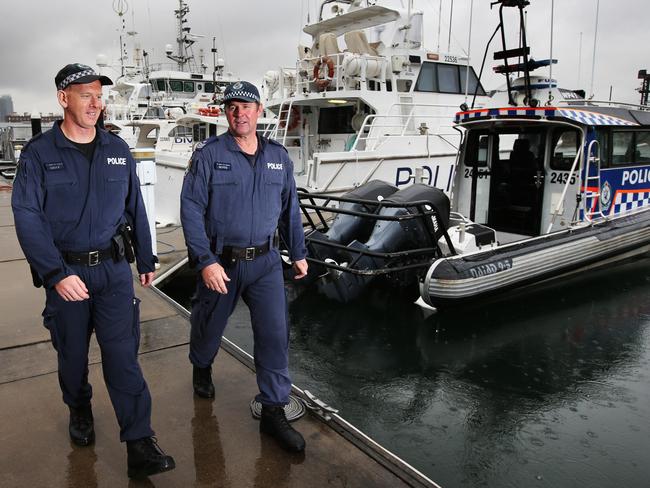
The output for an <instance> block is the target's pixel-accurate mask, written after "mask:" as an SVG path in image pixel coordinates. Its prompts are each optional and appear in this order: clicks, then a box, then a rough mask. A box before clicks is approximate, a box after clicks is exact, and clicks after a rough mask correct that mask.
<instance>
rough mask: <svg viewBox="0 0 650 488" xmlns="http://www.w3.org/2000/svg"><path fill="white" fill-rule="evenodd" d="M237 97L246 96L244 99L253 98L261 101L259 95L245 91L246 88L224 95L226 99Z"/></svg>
mask: <svg viewBox="0 0 650 488" xmlns="http://www.w3.org/2000/svg"><path fill="white" fill-rule="evenodd" d="M237 98H244V99H245V98H251V99H253V100H257V101H259V97H258V96H257V95H256V94H255V93H252V92H249V91H244V90H234V91H232V92H230V93H228V95H226V96H225V97H224V101H228V100H233V99H237Z"/></svg>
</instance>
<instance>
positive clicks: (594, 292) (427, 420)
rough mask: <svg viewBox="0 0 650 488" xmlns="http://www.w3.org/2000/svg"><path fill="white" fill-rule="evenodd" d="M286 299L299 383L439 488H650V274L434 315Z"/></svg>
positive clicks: (239, 333) (570, 284) (245, 335)
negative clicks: (648, 485) (585, 487)
mask: <svg viewBox="0 0 650 488" xmlns="http://www.w3.org/2000/svg"><path fill="white" fill-rule="evenodd" d="M192 279H193V278H192V277H191V275H190V273H185V274H183V275H181V276H179V277H178V278H177V279H175V280H174V284H173V285H170V286H169V287H168V288H167V289H166V290H164V291H166V292H167V293H169V294H170V295H175V298H176V299H177V300H178V301H180V302H181V303H185V304H187V301H188V300H189V296H188V291H189V290H191V289H192V287H193V285H192ZM288 291H289V296H290V297H291V306H290V322H291V365H290V368H291V371H292V375H293V381H294V383H295V384H296V385H298V386H299V387H301V388H303V389H307V390H310V391H311V392H313V393H315V394H316V395H317V396H318V397H319V398H321V399H322V400H323V401H325V402H327V403H328V404H330V405H331V406H333V407H335V408H338V409H339V410H340V415H342V416H343V417H344V418H345V419H347V420H348V421H350V422H351V423H353V424H354V425H356V426H357V427H358V428H360V429H361V430H363V431H364V432H366V433H367V434H369V435H370V436H371V437H373V438H374V439H375V440H377V441H378V442H380V443H381V444H383V445H385V446H386V447H387V448H388V449H390V450H392V451H393V452H395V453H396V454H397V455H399V456H401V457H403V458H404V459H405V460H406V461H407V462H409V463H410V464H412V465H413V466H415V467H416V468H417V469H419V470H421V471H422V472H423V473H425V474H426V475H427V476H429V477H430V478H432V479H434V480H436V482H438V483H440V484H441V485H442V486H444V487H457V486H468V487H469V486H471V487H476V486H487V487H497V486H498V487H508V486H512V487H523V486H535V487H558V486H561V487H573V486H575V487H583V486H590V487H603V488H605V487H614V486H625V487H642V486H647V479H648V478H649V477H650V465H649V464H648V462H647V453H648V450H649V448H650V389H649V388H648V384H649V380H650V300H649V299H650V259H641V260H636V261H633V262H629V263H626V264H625V265H622V266H619V267H616V268H608V269H603V270H600V271H596V272H591V273H589V274H587V275H585V276H584V277H577V278H572V279H569V280H563V281H561V282H554V283H550V284H548V285H547V286H546V287H544V288H542V289H537V290H534V291H528V292H524V293H519V294H517V295H513V296H509V297H508V298H507V300H501V301H498V302H492V303H487V304H485V303H484V304H481V305H479V306H475V307H471V308H467V307H465V308H462V309H458V310H453V311H449V312H445V313H435V314H432V315H429V314H427V313H424V312H423V311H422V310H421V309H420V308H419V307H417V306H416V305H413V304H411V303H409V302H407V301H404V300H401V299H400V298H398V297H395V296H394V295H392V294H382V293H376V294H374V295H372V296H366V297H364V298H363V299H361V300H358V301H356V302H355V303H352V304H347V305H341V304H338V303H335V302H331V301H328V300H327V299H325V298H323V297H322V296H319V295H316V294H314V293H310V292H303V291H302V290H299V289H298V288H294V287H290V288H289V290H288ZM235 313H246V312H245V308H243V307H242V308H240V309H238V310H237V311H236V312H235ZM226 336H227V337H228V338H229V339H230V340H232V341H234V342H235V343H237V344H238V345H240V346H241V347H243V348H244V349H246V350H247V351H249V352H250V351H252V339H251V334H250V330H249V327H247V326H246V325H241V326H232V327H229V328H228V329H226ZM215 376H216V377H217V381H218V371H217V372H215Z"/></svg>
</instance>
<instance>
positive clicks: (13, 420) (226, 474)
mask: <svg viewBox="0 0 650 488" xmlns="http://www.w3.org/2000/svg"><path fill="white" fill-rule="evenodd" d="M10 199H11V187H10V186H9V184H8V183H7V182H6V181H4V180H2V178H0V276H2V278H3V279H2V282H1V283H0V304H1V305H2V319H1V320H0V405H2V408H1V409H0V422H1V424H2V435H1V438H0V440H1V442H0V472H1V473H2V482H1V483H0V484H2V486H3V487H14V486H15V487H18V486H34V487H38V486H48V487H58V486H68V487H71V486H78V487H93V486H118V485H120V484H121V485H123V484H124V483H126V482H127V477H126V450H125V448H124V446H123V445H121V444H120V442H119V430H118V426H117V422H116V420H115V416H114V413H113V410H112V407H111V404H110V401H109V398H108V394H107V391H106V387H105V385H104V382H103V379H102V373H101V360H100V354H99V348H98V346H97V344H96V342H95V339H94V337H93V339H92V342H91V352H90V374H89V376H90V381H91V383H92V384H93V386H94V398H93V409H94V413H95V430H96V436H97V440H96V443H95V445H94V446H90V447H77V446H74V445H73V444H72V443H71V442H70V440H69V438H68V432H67V427H68V426H67V418H68V412H67V408H66V406H65V405H64V404H63V402H62V401H61V392H60V390H59V385H58V380H57V372H56V371H57V364H56V354H55V351H54V349H53V348H52V345H51V344H50V338H49V334H48V332H47V331H46V329H45V328H44V327H43V326H42V321H41V311H42V308H43V302H44V298H43V291H42V289H36V288H34V287H33V286H32V284H31V277H30V274H29V269H28V266H27V263H26V261H25V259H24V256H23V254H22V252H21V250H20V247H19V245H18V241H17V239H16V236H15V230H14V225H13V216H12V213H11V206H10ZM160 241H164V242H166V243H168V244H170V246H173V250H172V251H171V252H169V253H167V254H162V257H161V265H162V269H161V271H164V270H165V269H168V268H169V267H170V266H171V265H173V264H174V263H175V262H176V261H178V260H179V259H180V258H181V257H182V256H183V255H184V253H185V249H184V245H183V241H182V233H181V231H180V229H169V230H166V229H162V230H160V231H159V242H160ZM171 249H172V247H170V248H169V249H167V248H166V246H164V245H162V246H161V244H160V243H159V248H158V250H159V252H165V251H167V250H171ZM136 294H137V295H138V296H139V298H140V299H141V300H142V304H141V322H142V324H141V329H142V339H141V347H140V364H141V366H142V368H143V371H144V375H145V378H146V379H147V382H148V384H149V388H150V390H151V394H152V397H153V427H154V429H155V430H156V434H157V437H158V439H159V442H160V445H161V447H162V448H163V449H165V450H166V451H167V452H168V453H169V454H171V455H173V456H174V458H175V460H176V464H177V468H176V469H175V470H173V471H170V472H167V473H163V474H160V475H157V476H155V477H153V478H151V480H144V481H142V482H134V481H131V482H130V483H129V486H154V483H155V486H158V487H171V486H183V487H185V486H232V487H244V486H255V487H258V488H261V487H286V488H290V487H304V486H347V487H356V486H358V487H375V486H377V487H384V486H385V487H398V486H436V485H435V484H433V483H430V482H429V481H428V480H426V479H417V478H413V477H412V475H408V474H406V475H405V474H404V473H403V472H400V470H399V469H395V468H391V467H390V466H389V467H388V468H387V467H386V463H380V462H377V461H376V457H375V458H373V457H371V456H370V455H368V454H367V453H366V452H364V451H363V450H361V449H359V448H358V447H357V446H356V445H354V444H353V443H352V442H350V441H349V440H348V439H347V438H346V437H344V436H343V435H340V434H339V433H337V431H336V430H335V429H334V428H332V427H330V425H328V424H327V423H325V422H323V421H321V420H320V419H319V418H318V417H317V416H316V415H314V414H312V413H310V412H308V414H307V415H305V417H303V418H302V419H300V420H299V421H297V422H296V427H297V428H298V429H299V430H300V431H301V432H302V433H303V435H304V436H305V439H306V441H307V449H306V453H305V454H300V455H296V454H288V453H285V452H284V451H282V450H281V449H279V448H277V447H276V445H275V443H274V441H273V440H272V439H269V438H267V437H265V436H262V435H260V433H259V431H258V427H257V422H256V421H255V420H253V419H252V417H251V413H250V410H249V403H250V400H251V399H252V397H253V396H254V394H255V393H256V391H257V386H256V382H255V375H254V374H253V372H252V371H251V369H250V368H249V367H248V366H247V365H245V364H243V363H242V362H241V361H240V360H238V359H237V358H236V357H235V355H231V354H229V353H228V352H227V351H225V350H222V351H221V352H220V354H219V355H218V357H217V360H216V363H215V367H214V376H215V385H216V389H217V395H216V399H215V400H214V401H209V400H203V399H198V398H195V397H194V395H193V392H192V386H191V366H190V363H189V361H188V359H187V338H188V332H189V322H188V320H187V318H186V317H185V316H184V315H183V314H182V313H180V312H179V311H178V310H177V309H176V308H175V307H174V306H173V305H172V304H170V303H169V302H168V301H166V300H165V299H164V297H161V296H160V295H159V294H157V293H156V292H155V291H154V290H150V289H143V288H141V287H140V286H139V285H138V284H136ZM233 320H248V315H247V314H242V313H236V314H235V315H234V316H233Z"/></svg>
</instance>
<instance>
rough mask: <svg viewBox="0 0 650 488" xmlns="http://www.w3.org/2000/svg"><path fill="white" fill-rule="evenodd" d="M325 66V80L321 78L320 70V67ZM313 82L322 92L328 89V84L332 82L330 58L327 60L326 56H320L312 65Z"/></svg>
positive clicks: (332, 73)
mask: <svg viewBox="0 0 650 488" xmlns="http://www.w3.org/2000/svg"><path fill="white" fill-rule="evenodd" d="M324 64H326V65H327V78H326V77H325V76H321V72H320V69H321V67H322V66H323V65H324ZM313 74H314V82H315V83H316V86H318V88H320V89H321V90H324V89H325V88H327V87H328V85H329V84H330V81H332V78H334V61H332V58H329V57H327V56H321V57H320V58H319V59H318V61H317V62H316V64H315V65H314V73H313Z"/></svg>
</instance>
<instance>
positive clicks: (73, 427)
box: [68, 405, 95, 446]
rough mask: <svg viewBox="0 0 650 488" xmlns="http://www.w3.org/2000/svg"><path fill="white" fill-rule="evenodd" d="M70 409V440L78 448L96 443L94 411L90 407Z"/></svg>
mask: <svg viewBox="0 0 650 488" xmlns="http://www.w3.org/2000/svg"><path fill="white" fill-rule="evenodd" d="M69 408H70V424H69V426H68V432H70V439H71V440H72V442H74V443H75V444H76V445H78V446H88V445H90V444H92V443H93V442H94V441H95V426H94V420H93V411H92V409H91V407H90V405H84V406H82V407H69Z"/></svg>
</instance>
